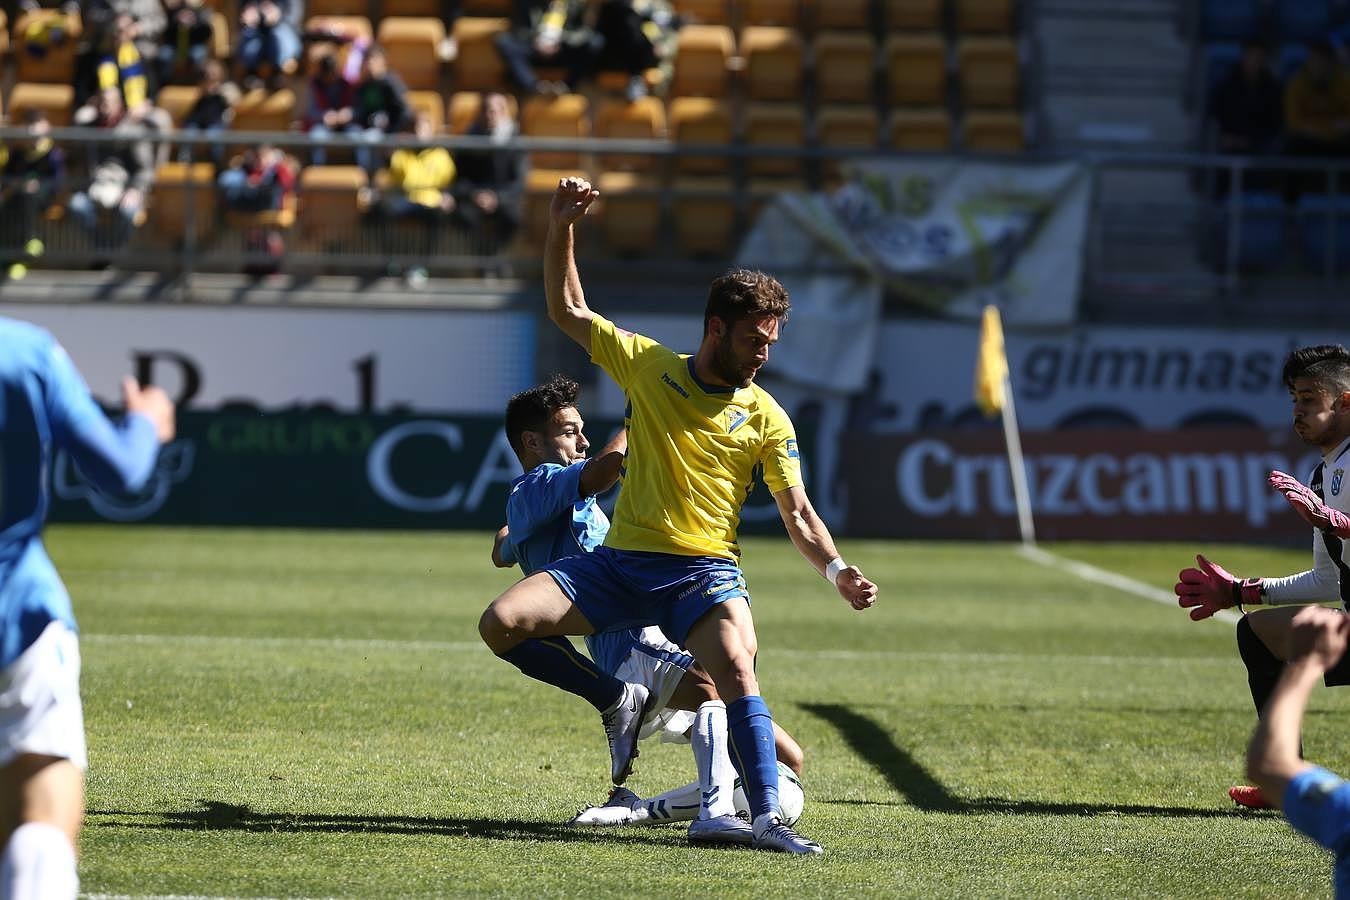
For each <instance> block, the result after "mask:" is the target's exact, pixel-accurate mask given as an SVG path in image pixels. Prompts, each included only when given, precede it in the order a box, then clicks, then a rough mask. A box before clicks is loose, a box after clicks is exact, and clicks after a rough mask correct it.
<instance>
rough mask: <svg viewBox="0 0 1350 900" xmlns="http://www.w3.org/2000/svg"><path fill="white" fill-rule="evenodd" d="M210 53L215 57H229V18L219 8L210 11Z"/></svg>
mask: <svg viewBox="0 0 1350 900" xmlns="http://www.w3.org/2000/svg"><path fill="white" fill-rule="evenodd" d="M211 55H212V56H214V57H215V58H216V59H226V60H227V59H229V58H230V20H229V19H227V18H226V17H225V14H224V13H223V12H221V11H220V10H214V11H212V13H211Z"/></svg>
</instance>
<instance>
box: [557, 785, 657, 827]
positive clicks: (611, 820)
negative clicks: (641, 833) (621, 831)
mask: <svg viewBox="0 0 1350 900" xmlns="http://www.w3.org/2000/svg"><path fill="white" fill-rule="evenodd" d="M640 799H641V798H639V797H638V795H637V794H635V793H633V792H632V791H630V790H629V789H628V788H624V787H616V788H615V789H614V790H612V791H610V794H609V799H608V800H606V801H605V803H604V805H603V806H588V807H586V808H585V809H583V810H582V811H581V812H579V813H577V814H576V815H575V816H573V817H572V818H571V819H569V820H568V821H567V824H568V825H572V826H576V827H591V828H607V827H611V826H614V825H633V824H636V823H637V822H639V821H646V818H647V816H646V812H647V811H646V810H645V809H644V810H641V815H639V811H638V810H636V809H634V805H635V804H636V803H637V802H638V801H639V800H640Z"/></svg>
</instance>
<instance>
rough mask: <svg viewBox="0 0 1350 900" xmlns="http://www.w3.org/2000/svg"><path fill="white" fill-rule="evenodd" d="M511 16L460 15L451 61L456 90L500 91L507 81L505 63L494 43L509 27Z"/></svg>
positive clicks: (454, 32) (456, 23) (455, 31)
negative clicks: (506, 17) (491, 17)
mask: <svg viewBox="0 0 1350 900" xmlns="http://www.w3.org/2000/svg"><path fill="white" fill-rule="evenodd" d="M510 27H511V20H510V19H479V18H474V17H472V16H460V17H459V18H458V19H456V20H455V25H454V29H453V35H454V39H455V46H456V48H458V49H457V51H456V53H455V60H454V62H453V63H452V64H451V70H452V73H453V75H454V81H455V90H457V91H497V90H501V89H502V88H503V86H504V85H505V77H506V66H505V65H504V64H503V63H502V57H501V54H500V53H498V52H497V47H496V45H495V44H494V43H493V41H494V40H495V39H496V37H497V35H499V34H501V33H502V32H504V31H507V30H509V29H510Z"/></svg>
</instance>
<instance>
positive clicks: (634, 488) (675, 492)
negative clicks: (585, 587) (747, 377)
mask: <svg viewBox="0 0 1350 900" xmlns="http://www.w3.org/2000/svg"><path fill="white" fill-rule="evenodd" d="M591 359H592V360H594V361H595V363H596V364H597V365H599V366H600V367H601V368H602V369H604V370H605V371H606V372H607V373H609V375H610V377H612V378H613V379H614V380H615V381H616V382H618V385H619V387H621V388H623V391H624V393H625V395H626V396H627V398H628V408H627V410H626V411H625V413H624V424H625V426H627V428H628V458H627V459H626V460H625V464H624V471H623V476H622V478H623V489H622V490H621V491H620V492H619V502H618V505H617V506H616V507H615V510H614V524H613V525H612V526H610V529H609V535H608V536H607V537H606V538H605V544H606V545H607V546H610V547H614V548H615V549H618V550H642V551H649V552H655V553H674V554H678V555H681V556H718V557H724V558H728V559H736V558H738V557H739V556H740V549H739V548H738V547H737V546H736V528H737V526H738V525H739V524H740V519H741V505H742V504H743V503H744V502H745V498H746V497H747V496H748V495H749V493H750V489H751V487H752V486H753V477H754V473H755V470H756V469H757V468H762V470H763V478H764V483H765V484H766V485H768V488H769V490H770V491H772V492H773V493H775V494H776V493H778V492H779V491H783V490H787V489H788V488H791V487H799V486H800V485H801V483H802V474H801V460H800V457H799V455H798V451H797V436H796V434H795V433H794V431H793V429H792V421H791V420H790V419H789V418H788V416H787V413H785V412H784V411H783V408H782V407H781V406H779V405H778V403H777V402H776V401H775V400H774V399H773V397H771V396H769V393H768V391H766V390H764V389H763V388H761V387H760V386H759V385H757V384H753V383H752V384H751V385H750V386H749V387H745V388H735V387H720V386H715V385H708V384H705V383H703V382H702V381H701V380H700V379H699V378H698V377H697V376H696V375H695V374H694V360H693V358H692V357H691V356H689V355H688V354H685V353H676V352H674V351H673V350H669V349H667V348H666V347H663V346H662V345H661V344H658V343H657V342H656V341H654V340H652V339H651V338H647V337H643V336H642V335H639V334H632V333H631V332H628V331H624V330H623V329H622V328H618V327H616V326H615V325H614V323H613V322H611V321H609V320H608V319H606V318H604V317H603V316H599V315H597V316H596V317H595V318H594V319H592V320H591Z"/></svg>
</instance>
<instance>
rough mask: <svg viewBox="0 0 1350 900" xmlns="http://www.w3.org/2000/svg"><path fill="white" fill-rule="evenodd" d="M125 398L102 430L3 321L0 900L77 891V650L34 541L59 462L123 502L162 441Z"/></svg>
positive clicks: (51, 366) (149, 415)
mask: <svg viewBox="0 0 1350 900" xmlns="http://www.w3.org/2000/svg"><path fill="white" fill-rule="evenodd" d="M122 392H123V399H124V400H125V403H126V410H127V416H126V418H125V419H124V420H123V421H122V423H121V424H120V425H113V424H112V423H111V422H109V421H108V419H107V418H106V417H105V416H104V415H103V411H102V410H100V409H99V408H98V406H97V405H96V404H95V403H94V400H93V398H92V397H91V396H90V395H89V389H88V388H87V387H86V386H85V383H84V380H83V379H82V378H81V377H80V374H79V372H77V371H76V369H75V366H74V364H73V363H72V362H71V361H70V357H68V356H67V355H66V352H65V351H64V350H63V349H61V346H60V345H59V344H58V343H57V342H56V341H55V340H54V339H53V338H52V336H51V335H50V334H48V333H47V332H45V331H43V330H42V329H40V328H37V327H34V326H32V325H28V324H26V323H23V322H17V321H15V320H13V319H6V318H0V846H3V847H4V853H3V856H0V897H5V898H11V897H13V898H30V897H34V898H44V900H47V898H67V897H74V896H75V894H76V891H77V890H78V888H79V878H78V875H77V873H76V866H75V847H76V842H77V839H78V837H79V832H80V825H81V822H82V820H83V818H84V769H85V766H86V753H85V742H84V714H83V709H82V707H81V704H80V686H79V680H80V650H79V642H78V640H77V638H76V633H75V616H74V614H73V612H72V610H71V605H70V597H69V595H67V593H66V589H65V586H64V585H62V583H61V579H60V577H59V576H58V575H57V574H56V569H55V568H54V567H53V566H52V563H51V560H50V559H48V557H47V551H46V550H45V549H44V547H43V545H42V537H41V533H42V525H43V521H44V520H45V519H46V516H47V504H48V487H47V482H48V476H49V473H50V472H51V468H52V463H53V459H54V457H55V455H56V452H57V450H65V451H66V452H68V453H69V454H70V455H71V457H72V458H73V459H74V461H75V463H76V465H77V466H79V468H80V471H81V472H82V473H83V474H84V476H85V477H86V478H88V479H89V480H90V481H92V482H93V483H94V484H95V485H96V486H98V487H99V488H101V489H105V490H113V491H134V490H137V489H139V488H140V487H141V486H142V485H143V484H144V483H145V480H146V479H147V478H148V477H149V476H150V473H151V471H152V470H153V468H154V464H155V459H156V457H157V455H158V452H159V445H160V444H161V443H165V442H167V441H170V440H172V439H173V432H174V411H173V405H172V404H171V403H170V402H169V398H168V397H167V396H166V395H165V394H164V392H163V391H162V390H160V389H158V388H153V387H151V388H146V389H144V390H142V389H141V388H140V387H139V386H138V385H137V384H136V382H135V381H133V380H132V379H130V378H127V379H125V380H124V381H123V384H122Z"/></svg>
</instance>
